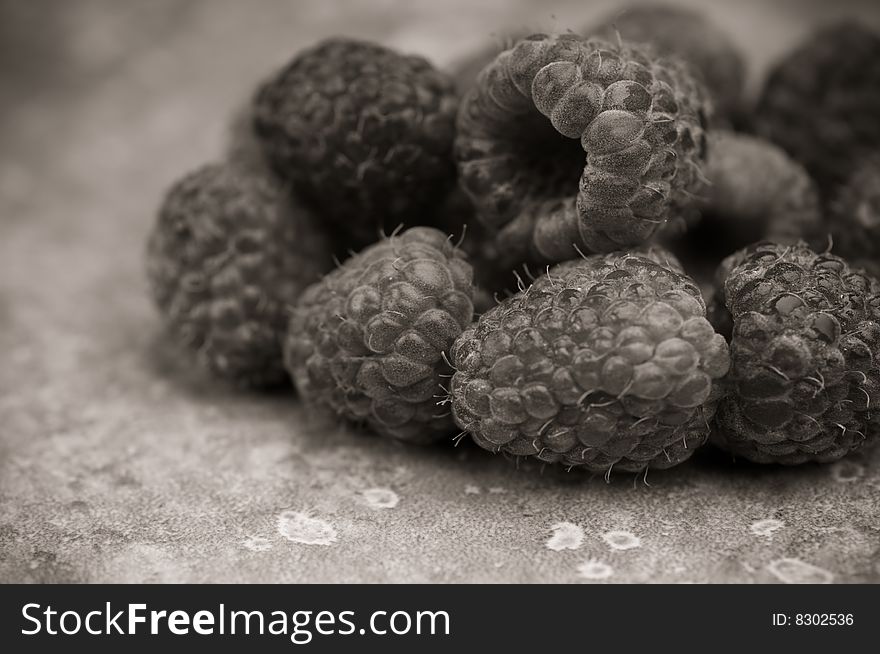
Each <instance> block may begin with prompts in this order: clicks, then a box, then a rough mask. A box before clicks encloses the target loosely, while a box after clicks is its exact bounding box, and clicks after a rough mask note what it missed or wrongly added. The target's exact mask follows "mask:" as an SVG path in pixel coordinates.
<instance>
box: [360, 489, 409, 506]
mask: <svg viewBox="0 0 880 654" xmlns="http://www.w3.org/2000/svg"><path fill="white" fill-rule="evenodd" d="M361 496H362V497H363V498H364V502H366V504H367V506H369V507H370V508H373V509H393V508H394V507H395V506H397V504H398V502H400V497H399V496H398V495H397V493H395V492H394V491H393V490H391V489H390V488H368V489H367V490H365V491H362V492H361Z"/></svg>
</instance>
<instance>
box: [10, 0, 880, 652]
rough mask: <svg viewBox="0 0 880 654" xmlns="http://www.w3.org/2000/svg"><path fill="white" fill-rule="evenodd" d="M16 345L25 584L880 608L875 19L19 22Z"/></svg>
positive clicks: (23, 6) (508, 12)
mask: <svg viewBox="0 0 880 654" xmlns="http://www.w3.org/2000/svg"><path fill="white" fill-rule="evenodd" d="M0 352H2V355H0V356H2V365H0V582H2V583H3V584H41V585H45V584H50V585H57V584H90V585H92V584H138V585H142V584H149V585H155V584H334V585H336V584H352V585H363V584H382V585H385V584H405V585H415V584H432V585H434V584H437V585H452V584H455V585H458V584H480V585H489V584H493V585H494V584H530V585H531V584H540V585H545V584H566V585H574V584H578V585H593V584H612V585H617V584H701V585H703V584H710V585H720V584H737V585H740V584H743V585H744V584H773V585H784V584H812V585H815V584H845V585H854V584H858V585H862V584H876V583H878V582H880V448H878V447H877V443H878V442H880V3H877V2H874V1H871V0H864V1H858V0H837V1H836V2H824V1H820V0H772V1H759V0H743V1H739V2H732V1H724V0H708V1H705V0H668V1H666V2H663V3H656V2H648V1H641V2H640V1H639V0H633V1H632V2H630V1H627V2H614V1H607V0H596V1H591V0H551V1H549V2H537V1H528V0H505V1H502V0H486V1H476V0H433V1H428V0H412V1H404V0H374V1H367V0H297V1H292V0H257V1H254V2H244V1H235V0H149V1H148V0H119V1H111V0H69V1H61V0H55V1H52V0H35V1H28V0H0ZM219 588H222V587H218V594H219V595H222V594H223V593H221V592H220V590H219ZM583 591H584V592H585V593H586V592H589V591H588V589H586V588H584V589H583ZM337 592H339V593H344V592H345V591H344V590H342V589H340V590H339V591H337ZM636 592H640V591H636ZM585 597H587V596H586V595H585ZM592 597H593V598H594V600H591V601H600V600H596V598H600V597H601V595H598V594H597V595H593V596H592ZM635 597H636V600H635V601H637V598H638V596H635ZM34 601H37V600H34ZM133 601H134V600H133ZM22 602H24V597H23V596H22V599H21V601H20V602H19V604H21V603H22ZM33 606H36V605H33ZM149 608H154V607H153V606H150V607H149ZM155 608H158V606H157V607H155ZM423 608H431V607H430V606H426V607H423ZM435 608H436V607H435ZM439 608H444V607H439ZM445 608H446V609H448V610H450V611H452V610H453V609H454V608H455V607H454V606H451V605H450V606H446V607H445ZM40 610H42V609H40ZM108 610H109V605H108ZM780 610H782V609H780ZM824 610H827V611H830V612H833V613H834V616H833V619H834V620H835V621H837V620H845V618H843V617H840V616H843V615H844V613H846V611H844V609H843V606H842V605H840V606H838V605H836V604H835V605H828V606H827V607H826V608H825V609H824ZM15 611H16V613H15V614H14V615H12V616H8V617H9V620H10V621H12V622H13V623H14V624H13V626H14V627H15V629H16V630H19V629H20V630H30V629H31V626H30V625H31V624H33V623H36V624H37V625H42V626H38V627H34V628H35V629H37V630H38V631H39V630H40V628H43V629H45V628H46V627H45V625H47V624H49V623H48V619H49V618H48V617H46V618H45V621H44V618H42V617H40V616H42V615H44V614H43V613H40V612H39V611H37V610H34V611H32V612H31V613H30V614H28V613H27V612H26V610H23V609H21V607H20V606H19V605H16V609H15ZM838 611H842V613H840V616H837V613H838ZM22 613H24V617H23V616H22ZM163 613H164V612H163ZM28 615H31V616H36V617H30V618H28V617H27V616H28ZM798 615H799V614H798ZM780 616H782V613H780ZM835 616H836V617H835ZM785 617H786V616H782V617H780V618H778V619H779V620H782V619H783V618H785ZM6 619H7V616H2V617H0V620H4V621H5V620H6ZM108 619H109V618H108ZM145 619H146V620H147V623H148V622H149V619H150V618H149V616H147V618H145ZM153 619H155V617H154V618H153ZM267 619H268V618H267ZM509 619H511V620H513V619H514V616H513V615H510V616H509ZM786 619H787V620H788V624H793V623H794V621H795V620H796V619H797V620H800V619H801V618H800V617H797V618H796V617H795V616H794V615H793V614H791V615H789V616H788V618H786ZM814 619H815V618H814ZM77 620H79V618H77ZM413 620H415V618H413ZM766 620H767V621H768V623H767V624H768V625H769V624H770V623H769V620H770V616H769V614H767V616H766ZM774 620H776V618H774ZM859 620H862V622H863V624H867V623H868V622H870V619H869V616H868V615H867V614H860V615H857V616H856V622H858V621H859ZM31 621H32V622H31ZM135 622H137V621H135ZM72 623H73V619H72V618H71V619H70V620H69V621H68V623H67V624H68V626H69V625H71V624H72ZM83 624H85V623H83ZM102 624H103V623H102ZM132 624H135V623H132ZM267 624H268V622H267ZM377 624H378V623H377ZM397 624H398V626H399V624H400V623H399V622H398V623H397ZM413 624H415V622H413ZM774 624H776V623H774ZM835 624H836V622H835ZM841 624H842V623H841ZM83 628H85V627H83ZM142 628H146V627H142ZM392 628H394V627H392ZM593 628H596V629H598V626H595V627H593ZM352 629H354V627H352ZM107 630H108V631H109V630H110V626H109V624H108V626H107ZM172 631H173V629H172ZM453 631H454V621H453ZM22 633H35V632H31V631H27V632H25V631H22ZM174 633H177V632H174ZM199 633H201V632H199ZM340 633H344V632H340ZM361 633H363V630H361ZM376 633H381V632H376ZM395 633H397V632H396V631H395ZM293 642H297V641H293ZM8 651H11V650H8ZM15 651H18V650H15ZM505 651H506V650H505Z"/></svg>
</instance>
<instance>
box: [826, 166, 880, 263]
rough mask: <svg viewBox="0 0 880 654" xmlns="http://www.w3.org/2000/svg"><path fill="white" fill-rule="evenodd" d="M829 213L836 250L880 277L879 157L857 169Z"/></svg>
mask: <svg viewBox="0 0 880 654" xmlns="http://www.w3.org/2000/svg"><path fill="white" fill-rule="evenodd" d="M829 213H830V223H831V231H832V234H833V235H834V251H835V252H836V253H837V254H839V255H840V256H842V257H846V259H847V260H848V261H851V262H852V263H853V265H855V266H857V267H861V268H865V269H866V270H867V271H868V272H869V273H870V274H872V275H874V276H875V277H880V154H877V155H874V156H873V157H869V158H867V159H866V160H864V161H863V162H862V163H861V164H860V165H859V167H858V168H856V170H855V172H854V173H853V174H852V175H851V176H850V178H849V181H848V182H847V183H846V185H845V186H844V187H843V188H841V189H840V190H839V191H838V192H837V196H836V198H835V200H834V201H833V202H832V203H831V208H830V212H829Z"/></svg>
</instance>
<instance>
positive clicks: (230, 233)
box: [147, 164, 331, 386]
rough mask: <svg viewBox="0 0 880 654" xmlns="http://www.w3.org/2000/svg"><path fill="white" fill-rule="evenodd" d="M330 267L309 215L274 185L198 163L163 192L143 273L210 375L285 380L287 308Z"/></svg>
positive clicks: (256, 381)
mask: <svg viewBox="0 0 880 654" xmlns="http://www.w3.org/2000/svg"><path fill="white" fill-rule="evenodd" d="M330 263H331V257H330V251H329V246H328V244H327V243H326V242H325V241H324V239H323V238H322V237H321V236H320V233H319V232H318V231H317V230H316V229H315V226H314V224H313V219H312V216H311V215H310V214H309V213H308V212H307V211H306V210H305V209H303V208H302V207H299V206H297V205H296V204H294V203H293V202H292V201H291V200H290V199H289V197H288V195H287V194H286V193H285V191H284V189H282V188H281V187H280V186H278V185H277V184H275V183H273V182H272V180H271V179H268V178H261V177H257V176H254V175H249V174H247V173H245V172H243V171H242V170H240V169H238V168H235V167H233V166H230V165H228V164H214V165H208V166H204V167H203V168H200V169H198V170H196V171H195V172H193V173H190V174H189V175H187V176H186V177H184V178H183V179H181V180H180V181H178V182H177V183H176V184H174V186H172V188H171V189H170V190H169V191H168V194H167V195H166V197H165V200H164V202H163V203H162V206H161V208H160V210H159V216H158V221H157V223H156V225H155V227H154V228H153V231H152V234H151V235H150V239H149V244H148V247H147V275H148V278H149V282H150V286H151V288H152V292H153V297H154V298H155V300H156V304H157V305H158V307H159V310H160V311H161V313H162V315H163V318H164V320H165V322H166V324H167V326H168V328H169V330H170V331H171V332H172V333H173V334H174V335H175V336H176V337H177V338H178V339H179V340H181V341H182V342H183V343H185V344H186V345H187V346H188V347H189V348H190V349H192V350H193V351H195V352H197V353H198V355H199V358H200V360H201V361H202V362H203V363H204V364H205V365H206V366H207V367H208V368H209V369H210V370H211V371H212V372H214V373H215V374H217V375H219V376H221V377H225V378H228V379H230V380H232V381H234V382H236V383H238V384H240V385H243V386H270V385H274V384H280V383H282V382H284V381H285V380H286V378H287V375H286V373H285V370H284V365H283V359H282V353H281V339H282V336H283V334H284V331H285V328H286V325H287V307H288V305H290V304H292V303H293V302H295V301H296V299H297V297H298V296H299V293H300V291H301V290H302V289H304V288H305V287H306V286H307V285H308V284H310V283H312V282H313V281H315V280H316V279H317V278H318V277H319V275H320V274H321V273H322V272H323V271H324V270H326V269H327V265H328V264H330Z"/></svg>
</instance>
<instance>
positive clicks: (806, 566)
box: [767, 558, 834, 584]
mask: <svg viewBox="0 0 880 654" xmlns="http://www.w3.org/2000/svg"><path fill="white" fill-rule="evenodd" d="M767 569H768V570H769V571H770V572H771V573H772V574H773V575H774V576H775V577H776V578H777V579H779V580H780V581H783V582H785V583H786V584H830V583H831V582H832V581H833V579H834V573H832V572H829V571H828V570H825V569H824V568H820V567H818V566H815V565H813V564H812V563H807V562H805V561H801V560H800V559H790V558H785V559H777V560H776V561H773V562H772V563H771V564H770V565H768V566H767Z"/></svg>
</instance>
